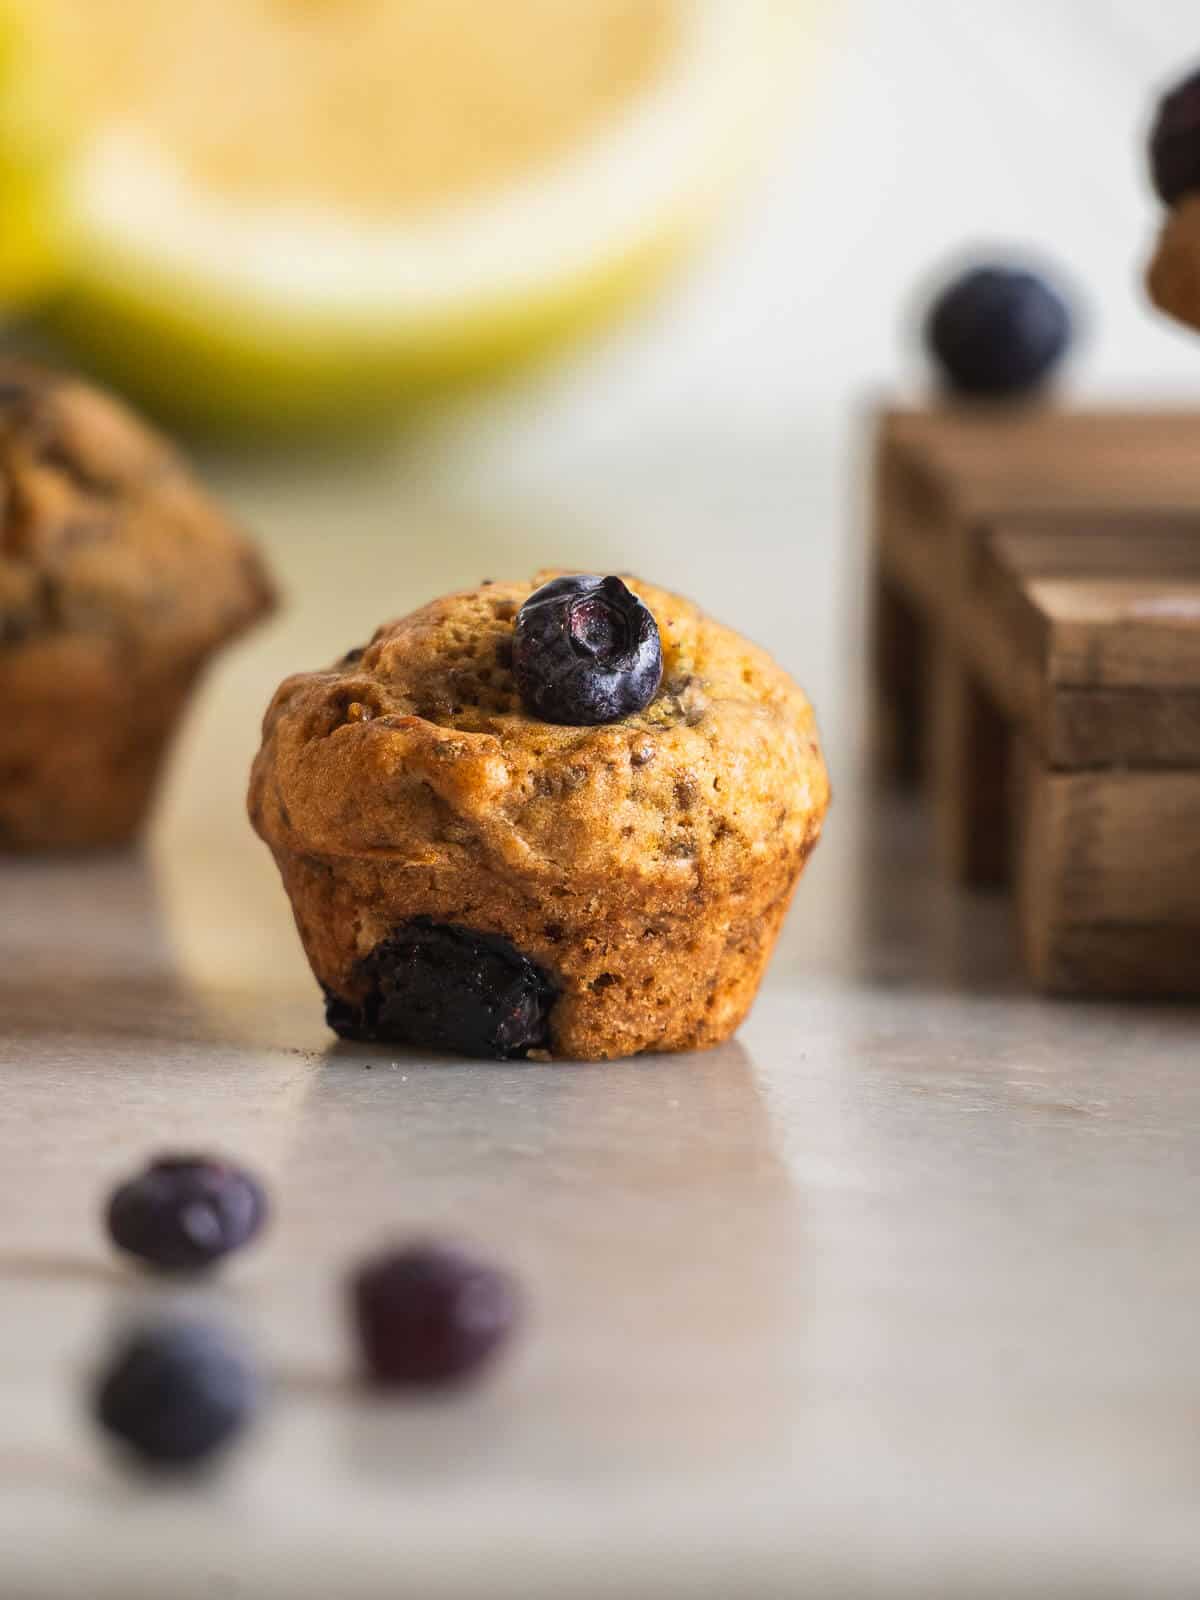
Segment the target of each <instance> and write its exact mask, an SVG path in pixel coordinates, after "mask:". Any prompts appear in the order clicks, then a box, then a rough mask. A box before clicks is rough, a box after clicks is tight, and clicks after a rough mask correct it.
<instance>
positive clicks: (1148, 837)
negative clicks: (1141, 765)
mask: <svg viewBox="0 0 1200 1600" xmlns="http://www.w3.org/2000/svg"><path fill="white" fill-rule="evenodd" d="M1019 792H1020V816H1019V821H1018V829H1017V839H1018V843H1017V902H1018V916H1019V922H1020V928H1021V941H1022V947H1023V950H1024V955H1025V961H1026V965H1027V967H1028V970H1029V974H1030V977H1031V978H1032V980H1033V981H1034V983H1035V984H1037V986H1038V987H1039V988H1041V989H1044V990H1046V991H1047V992H1051V993H1059V994H1086V993H1091V994H1111V995H1118V994H1119V995H1130V996H1133V995H1166V994H1197V993H1200V772H1153V773H1147V772H1122V771H1107V772H1105V771H1097V772H1078V773H1066V772H1055V771H1052V770H1051V769H1050V768H1048V767H1047V766H1046V765H1045V764H1044V762H1043V761H1041V759H1040V758H1039V757H1038V756H1037V755H1036V754H1035V753H1034V752H1033V751H1032V750H1030V749H1029V747H1028V746H1025V747H1023V750H1022V757H1021V778H1020V784H1019Z"/></svg>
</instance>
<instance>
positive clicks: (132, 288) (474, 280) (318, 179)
mask: <svg viewBox="0 0 1200 1600" xmlns="http://www.w3.org/2000/svg"><path fill="white" fill-rule="evenodd" d="M784 10H785V11H786V8H784ZM780 12H781V8H780V7H779V6H778V4H777V3H776V0H572V3H571V4H569V5H568V4H563V3H562V0H505V3H504V4H503V5H497V4H495V0H172V4H170V5H164V4H162V3H161V0H0V20H6V21H7V27H8V31H9V33H10V34H12V35H13V37H14V38H16V39H18V40H19V42H20V48H19V50H18V51H17V53H16V55H17V59H18V60H19V67H17V66H14V67H12V68H11V69H10V71H9V72H8V74H7V75H6V76H7V82H8V93H9V94H10V95H14V94H15V93H16V92H17V89H18V87H19V89H20V93H21V95H22V96H23V97H24V99H25V100H27V101H32V102H33V103H34V104H36V105H39V106H41V107H42V109H43V111H46V108H47V107H50V106H54V107H57V108H58V113H57V118H56V116H55V115H53V114H50V113H49V112H46V114H45V115H44V117H43V120H44V122H45V123H47V124H51V123H55V122H56V121H57V122H58V123H62V122H63V121H64V120H67V121H69V124H70V127H71V130H72V132H71V136H70V138H69V139H68V140H67V141H66V142H67V144H68V145H69V146H70V153H69V155H67V156H66V157H65V158H64V159H63V160H62V161H61V162H60V163H59V165H58V168H57V178H58V181H57V183H56V184H55V185H54V186H53V202H54V203H53V205H51V204H50V188H49V187H48V188H47V207H46V212H47V233H48V235H50V236H52V237H53V241H54V244H55V247H56V268H57V275H56V281H55V274H48V277H49V278H50V279H51V280H52V281H51V282H50V283H49V284H48V290H50V289H52V290H53V295H52V299H53V304H52V306H51V312H52V316H53V319H54V321H55V322H56V324H57V326H58V327H59V328H60V329H61V330H63V331H64V332H65V333H66V334H67V335H68V336H69V337H70V338H71V339H72V340H73V341H74V342H75V344H76V345H77V347H78V348H79V349H81V350H82V351H83V352H85V353H86V355H87V356H88V358H89V359H90V360H91V361H93V362H94V363H96V364H98V365H100V366H101V367H102V368H103V369H105V370H107V371H108V372H110V373H111V374H113V375H114V376H115V377H116V378H117V379H119V380H120V381H121V382H123V383H124V384H126V385H128V386H129V387H131V388H133V389H135V390H137V391H139V392H141V393H143V394H146V395H148V396H149V397H150V398H152V399H153V400H154V401H155V402H156V403H158V404H159V405H160V406H164V407H167V408H170V409H171V410H173V411H176V412H184V413H187V414H189V415H198V416H199V417H201V418H203V419H204V420H206V421H210V422H212V421H215V422H218V423H224V424H242V425H245V424H261V425H267V426H276V427H287V426H289V425H295V424H297V423H304V422H310V421H320V420H327V419H338V418H342V419H345V418H347V417H350V416H360V415H362V414H363V413H364V412H369V411H370V410H371V409H373V408H378V407H379V406H380V405H382V404H385V403H386V402H389V401H392V402H394V401H395V399H396V398H397V397H398V396H402V395H404V394H405V393H407V392H409V391H411V390H412V388H413V387H414V385H417V384H421V385H425V384H428V383H431V382H444V381H447V380H450V379H453V378H457V377H461V376H464V375H467V374H470V373H473V372H477V371H480V370H483V369H487V368H489V367H493V366H495V365H497V364H500V363H503V362H506V361H509V360H511V359H513V358H515V357H517V356H519V355H520V354H522V353H526V352H529V351H532V350H535V349H537V348H539V347H541V346H543V345H545V344H546V343H547V342H548V341H550V340H552V339H554V338H556V337H559V336H561V335H563V334H565V333H566V332H568V331H571V330H575V329H578V328H580V327H581V326H585V325H586V324H588V323H589V322H591V321H593V320H595V319H597V318H598V317H600V316H601V315H602V314H603V313H605V312H607V311H609V310H610V309H611V308H613V307H615V306H616V305H618V304H620V303H622V302H623V301H625V300H626V299H627V298H628V297H629V296H630V295H631V294H632V293H633V292H634V291H635V290H636V289H638V288H640V287H642V286H644V285H645V284H647V283H648V282H650V281H651V280H653V278H654V277H655V276H656V274H657V273H658V272H659V271H660V270H661V269H662V268H663V266H665V264H666V263H667V262H669V261H670V260H671V259H673V258H674V257H675V256H676V255H677V254H678V253H679V251H680V249H681V247H682V246H683V245H684V244H685V243H686V242H687V241H688V240H690V239H691V238H693V237H694V236H695V235H696V234H697V232H698V231H699V229H700V227H701V225H702V224H703V222H704V221H705V220H706V219H707V218H708V217H709V216H710V215H711V213H712V210H713V204H714V201H715V200H716V199H717V198H718V197H719V196H720V194H721V193H722V192H723V191H724V190H725V189H726V188H727V186H728V182H729V180H730V178H731V176H732V175H733V174H734V173H735V172H736V171H737V170H739V169H740V167H741V166H742V165H743V162H744V157H745V156H746V154H747V153H748V151H749V149H750V148H751V145H752V140H751V139H750V137H749V135H750V132H751V129H752V127H753V126H754V125H755V124H756V123H757V122H758V121H759V120H760V118H761V113H762V111H763V109H764V106H765V105H766V104H767V103H768V100H769V98H770V97H769V96H768V94H767V93H766V90H767V89H768V88H769V87H770V86H771V85H772V83H774V82H776V81H778V79H779V76H780V75H779V62H780V55H781V52H780V49H779V43H780V40H779V26H778V24H779V16H780ZM31 85H32V87H31ZM2 87H3V86H2V85H0V89H2ZM0 99H2V94H0ZM3 136H4V119H3V116H2V114H0V176H2V171H3V148H2V146H3Z"/></svg>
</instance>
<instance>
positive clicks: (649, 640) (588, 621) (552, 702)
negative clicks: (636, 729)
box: [512, 575, 663, 726]
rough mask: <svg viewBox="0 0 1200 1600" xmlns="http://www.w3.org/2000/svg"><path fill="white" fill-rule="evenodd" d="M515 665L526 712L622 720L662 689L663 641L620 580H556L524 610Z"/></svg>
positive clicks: (548, 717) (563, 718) (580, 720)
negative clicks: (659, 687) (660, 687)
mask: <svg viewBox="0 0 1200 1600" xmlns="http://www.w3.org/2000/svg"><path fill="white" fill-rule="evenodd" d="M512 665H513V676H514V677H515V678H516V680H517V690H518V692H519V693H520V696H521V700H522V703H523V704H524V706H525V709H526V710H527V711H528V712H530V713H531V714H532V715H533V716H535V717H540V718H541V719H542V721H543V722H561V723H568V724H575V725H583V726H587V725H590V724H595V723H602V722H616V721H617V720H618V719H619V718H621V717H627V716H631V715H632V714H633V713H634V712H637V711H643V710H645V708H646V707H647V706H648V705H649V704H650V702H651V701H652V700H653V699H654V696H655V695H656V694H657V693H658V686H659V684H660V683H661V682H662V670H663V665H662V642H661V640H660V639H659V635H658V624H657V623H656V622H655V620H654V616H653V613H652V612H651V611H650V609H649V607H648V606H646V605H645V604H644V603H643V602H642V601H641V600H639V599H638V597H637V595H635V594H634V593H633V591H632V590H631V589H629V588H627V587H626V585H625V584H623V583H622V582H621V580H620V578H613V577H608V578H597V577H592V576H587V575H582V576H578V577H569V578H554V579H552V580H551V582H549V583H544V584H543V585H542V587H541V588H540V589H535V590H534V592H533V593H532V594H531V595H530V596H529V598H528V600H526V602H525V604H524V605H523V606H522V607H521V609H520V611H519V612H518V613H517V620H516V623H515V625H514V630H513V656H512Z"/></svg>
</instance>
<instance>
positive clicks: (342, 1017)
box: [325, 917, 557, 1061]
mask: <svg viewBox="0 0 1200 1600" xmlns="http://www.w3.org/2000/svg"><path fill="white" fill-rule="evenodd" d="M354 976H355V979H356V984H357V986H359V987H361V988H362V989H363V991H364V992H363V995H362V998H361V999H360V1000H358V1001H355V1002H351V1001H349V1000H345V999H343V998H342V997H341V996H340V995H337V994H333V993H332V992H330V991H328V990H327V991H326V995H325V1020H326V1022H327V1023H328V1024H329V1026H330V1027H331V1028H332V1029H333V1031H334V1033H336V1034H338V1035H339V1036H340V1037H341V1038H343V1039H366V1040H385V1041H387V1042H389V1043H393V1044H406V1045H412V1046H414V1047H416V1048H417V1049H427V1050H445V1051H449V1052H451V1053H453V1054H455V1055H463V1056H479V1057H482V1058H483V1059H485V1060H491V1061H507V1060H512V1059H514V1058H519V1057H521V1056H524V1055H526V1054H527V1053H528V1051H530V1050H532V1049H538V1048H542V1047H544V1046H545V1045H547V1044H548V1043H549V1037H550V1035H549V1019H550V1010H551V1007H552V1006H553V1004H554V1001H555V999H556V998H557V991H556V989H555V987H554V985H553V984H552V982H551V981H550V978H549V977H548V976H547V974H546V973H545V972H543V971H542V969H541V968H540V967H539V966H537V965H536V963H535V962H533V961H531V960H530V959H529V957H528V956H526V955H523V954H522V952H521V951H520V950H518V949H517V948H516V946H515V945H513V944H510V943H509V941H508V940H507V939H503V938H501V937H500V936H499V935H498V934H493V933H478V932H476V931H475V930H474V929H471V928H463V927H459V926H457V925H456V924H453V923H438V922H433V921H431V920H430V919H429V918H428V917H416V918H414V919H413V920H412V921H411V922H406V923H404V924H402V925H401V926H400V927H398V928H395V929H393V930H392V932H391V933H390V934H389V935H388V937H387V938H386V939H383V940H381V941H380V943H379V944H377V945H376V946H375V948H374V949H373V950H372V951H371V952H370V954H369V955H367V956H364V958H363V959H362V960H361V961H360V962H359V963H358V965H357V967H356V968H355V973H354Z"/></svg>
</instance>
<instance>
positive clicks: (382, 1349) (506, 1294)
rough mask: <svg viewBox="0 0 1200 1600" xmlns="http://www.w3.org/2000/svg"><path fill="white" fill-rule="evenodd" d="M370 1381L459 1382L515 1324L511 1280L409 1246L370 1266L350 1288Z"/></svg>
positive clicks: (436, 1249) (434, 1249)
mask: <svg viewBox="0 0 1200 1600" xmlns="http://www.w3.org/2000/svg"><path fill="white" fill-rule="evenodd" d="M351 1295H352V1300H353V1310H354V1320H355V1324H356V1326H357V1330H358V1336H359V1342H360V1345H361V1348H362V1356H363V1361H364V1364H365V1368H366V1372H367V1375H368V1377H369V1378H370V1379H371V1380H372V1381H373V1382H375V1383H377V1384H383V1385H388V1386H391V1385H396V1386H402V1385H412V1386H415V1387H420V1386H425V1385H441V1384H450V1383H457V1382H461V1381H462V1380H463V1379H466V1378H469V1377H471V1376H473V1375H475V1374H476V1373H478V1372H479V1370H480V1369H481V1368H482V1367H483V1366H484V1365H485V1364H486V1363H487V1362H488V1361H490V1360H491V1358H492V1357H493V1356H495V1355H496V1354H497V1353H498V1352H499V1350H500V1348H501V1347H502V1346H503V1344H504V1343H505V1342H506V1341H507V1339H508V1337H509V1335H510V1334H511V1333H512V1331H513V1329H514V1327H515V1326H516V1323H517V1320H518V1317H519V1315H520V1297H519V1295H518V1292H517V1287H516V1284H515V1283H514V1281H513V1279H512V1278H510V1277H509V1275H508V1274H507V1273H505V1272H502V1271H500V1270H499V1269H498V1268H496V1267H493V1266H489V1265H488V1264H487V1263H486V1262H483V1261H477V1260H474V1259H473V1258H472V1257H470V1256H468V1255H466V1254H464V1253H463V1252H462V1251H461V1250H457V1249H453V1248H448V1247H446V1246H442V1245H435V1244H428V1245H417V1246H411V1247H410V1248H408V1249H405V1250H396V1251H391V1252H389V1253H387V1254H385V1255H381V1256H378V1257H376V1258H375V1259H374V1260H371V1261H368V1262H367V1263H366V1264H365V1265H364V1266H363V1267H362V1268H360V1269H359V1271H358V1272H357V1273H356V1274H355V1276H354V1279H353V1282H352V1284H351Z"/></svg>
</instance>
